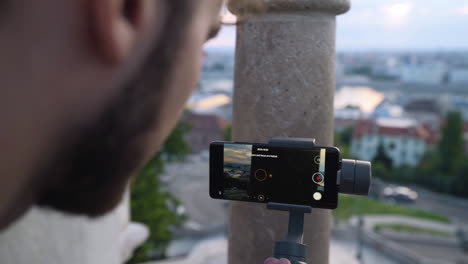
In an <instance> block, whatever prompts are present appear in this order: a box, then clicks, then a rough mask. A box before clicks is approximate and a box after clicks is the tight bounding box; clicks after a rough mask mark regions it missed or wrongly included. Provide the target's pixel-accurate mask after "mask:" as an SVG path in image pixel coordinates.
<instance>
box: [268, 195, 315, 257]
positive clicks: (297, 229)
mask: <svg viewBox="0 0 468 264" xmlns="http://www.w3.org/2000/svg"><path fill="white" fill-rule="evenodd" d="M267 208H268V209H270V210H279V211H288V212H289V223H288V234H287V236H286V240H282V241H276V242H275V248H274V250H273V256H274V257H275V258H278V259H279V258H287V259H289V261H291V263H292V264H306V254H307V252H306V249H307V247H306V245H304V244H302V240H303V236H304V214H308V213H311V212H312V207H310V206H305V205H295V204H282V203H267Z"/></svg>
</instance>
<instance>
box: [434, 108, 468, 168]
mask: <svg viewBox="0 0 468 264" xmlns="http://www.w3.org/2000/svg"><path fill="white" fill-rule="evenodd" d="M438 150H439V158H440V160H441V162H440V170H441V172H442V173H444V174H446V175H449V176H453V175H454V174H456V173H457V171H459V169H460V167H461V165H462V163H463V158H464V155H465V154H464V153H465V148H464V140H463V119H462V116H461V114H460V113H459V112H449V113H448V114H447V121H446V123H445V125H444V126H443V127H442V137H441V139H440V141H439V146H438Z"/></svg>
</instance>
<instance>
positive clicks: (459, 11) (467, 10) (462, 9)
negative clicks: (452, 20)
mask: <svg viewBox="0 0 468 264" xmlns="http://www.w3.org/2000/svg"><path fill="white" fill-rule="evenodd" d="M455 12H456V13H457V14H461V15H468V5H466V6H464V7H460V8H457V9H456V11H455Z"/></svg>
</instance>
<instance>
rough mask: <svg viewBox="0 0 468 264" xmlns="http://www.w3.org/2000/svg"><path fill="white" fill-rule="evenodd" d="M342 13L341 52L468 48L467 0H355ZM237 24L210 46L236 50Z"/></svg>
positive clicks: (338, 35) (338, 20) (338, 24)
mask: <svg viewBox="0 0 468 264" xmlns="http://www.w3.org/2000/svg"><path fill="white" fill-rule="evenodd" d="M351 5H352V7H351V10H350V11H349V12H348V13H346V14H344V15H340V16H338V19H337V22H338V23H337V51H365V50H377V51H378V50H389V51H399V50H401V51H451V50H468V34H467V31H468V29H467V28H468V1H467V0H450V1H440V0H413V1H395V0H383V1H375V0H355V1H351ZM234 46H235V27H234V26H225V27H223V28H222V30H221V31H220V33H219V35H218V37H217V38H215V39H213V40H211V41H210V42H209V43H207V45H206V47H205V48H206V49H232V48H234Z"/></svg>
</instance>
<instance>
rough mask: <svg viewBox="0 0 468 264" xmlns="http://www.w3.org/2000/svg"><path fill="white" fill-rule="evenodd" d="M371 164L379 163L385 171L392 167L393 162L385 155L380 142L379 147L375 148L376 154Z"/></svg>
mask: <svg viewBox="0 0 468 264" xmlns="http://www.w3.org/2000/svg"><path fill="white" fill-rule="evenodd" d="M372 162H376V163H377V162H378V163H381V164H382V165H383V166H384V167H385V168H386V169H391V168H392V167H393V161H392V159H391V158H390V157H389V156H388V155H387V152H386V151H385V147H384V145H383V143H382V142H380V144H379V146H378V147H377V153H376V154H375V157H374V160H373V161H372Z"/></svg>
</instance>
